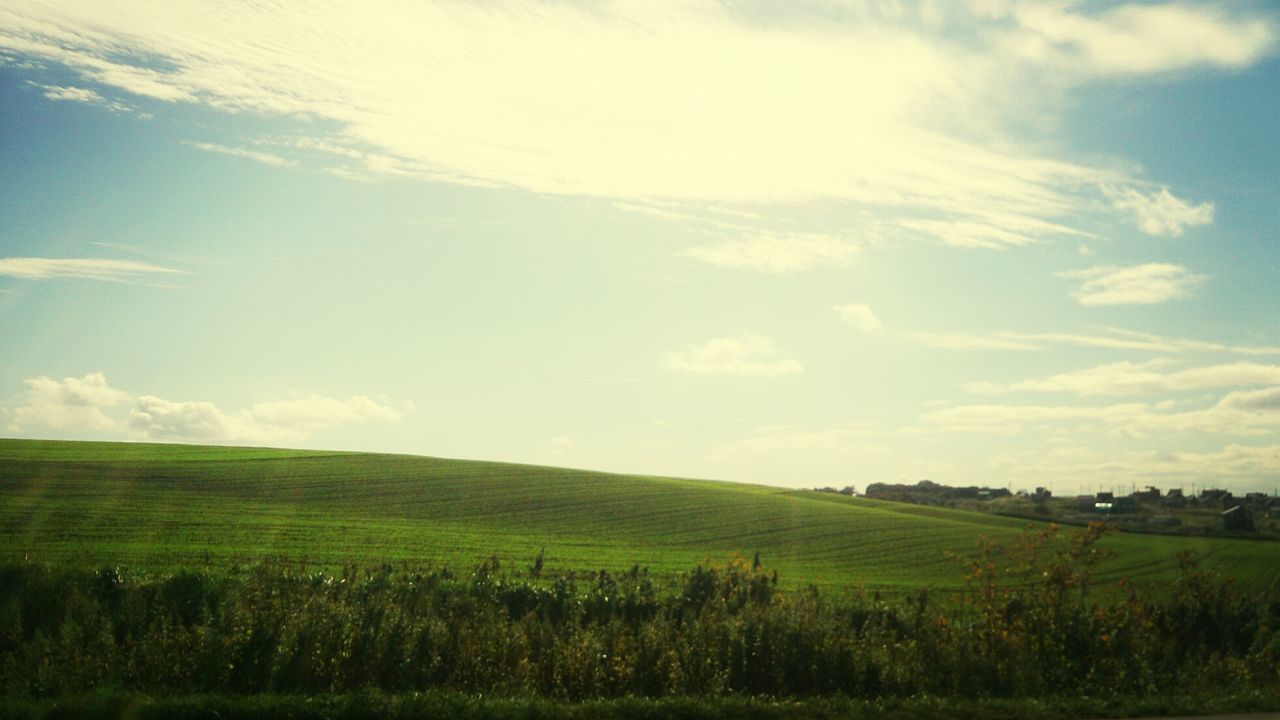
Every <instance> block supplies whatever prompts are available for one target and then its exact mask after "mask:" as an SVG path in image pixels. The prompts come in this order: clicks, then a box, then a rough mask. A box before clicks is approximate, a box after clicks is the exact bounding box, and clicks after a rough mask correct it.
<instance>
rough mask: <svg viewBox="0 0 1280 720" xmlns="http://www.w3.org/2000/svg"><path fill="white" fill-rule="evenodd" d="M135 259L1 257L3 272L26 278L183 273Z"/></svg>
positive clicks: (117, 278)
mask: <svg viewBox="0 0 1280 720" xmlns="http://www.w3.org/2000/svg"><path fill="white" fill-rule="evenodd" d="M181 272H182V271H181V270H174V269H172V268H166V267H160V266H159V265H152V264H151V263H145V262H137V261H134V260H102V259H97V258H35V257H15V258H0V275H8V276H10V277H17V278H23V279H26V280H52V279H56V278H83V279H90V280H109V281H116V282H121V281H128V280H133V279H135V278H137V277H138V276H141V275H154V274H165V273H181Z"/></svg>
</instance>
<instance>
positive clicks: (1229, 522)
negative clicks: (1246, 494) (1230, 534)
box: [1222, 505, 1253, 530]
mask: <svg viewBox="0 0 1280 720" xmlns="http://www.w3.org/2000/svg"><path fill="white" fill-rule="evenodd" d="M1222 527H1224V528H1226V529H1228V530H1252V529H1253V513H1251V512H1249V509H1248V508H1246V507H1244V506H1243V505H1237V506H1235V507H1233V508H1230V509H1228V510H1224V511H1223V512H1222Z"/></svg>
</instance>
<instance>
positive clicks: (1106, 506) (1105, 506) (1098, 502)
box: [1093, 492, 1116, 513]
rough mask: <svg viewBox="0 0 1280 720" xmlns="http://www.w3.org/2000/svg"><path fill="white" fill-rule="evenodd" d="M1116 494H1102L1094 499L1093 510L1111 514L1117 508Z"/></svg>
mask: <svg viewBox="0 0 1280 720" xmlns="http://www.w3.org/2000/svg"><path fill="white" fill-rule="evenodd" d="M1115 504H1116V496H1115V493H1109V492H1100V493H1098V494H1097V495H1095V496H1094V498H1093V509H1094V511H1096V512H1100V513H1109V512H1111V511H1112V509H1113V508H1114V507H1115Z"/></svg>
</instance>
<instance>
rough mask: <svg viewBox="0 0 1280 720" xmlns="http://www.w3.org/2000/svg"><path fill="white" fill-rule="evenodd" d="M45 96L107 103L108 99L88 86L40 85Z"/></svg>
mask: <svg viewBox="0 0 1280 720" xmlns="http://www.w3.org/2000/svg"><path fill="white" fill-rule="evenodd" d="M39 87H40V88H42V89H43V90H44V96H45V97H47V98H49V99H50V100H68V101H70V102H82V103H94V104H106V102H107V99H106V98H104V97H102V96H101V95H99V94H98V93H97V92H95V91H93V90H90V89H88V88H80V87H64V86H59V85H40V86H39Z"/></svg>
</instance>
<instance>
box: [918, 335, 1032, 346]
mask: <svg viewBox="0 0 1280 720" xmlns="http://www.w3.org/2000/svg"><path fill="white" fill-rule="evenodd" d="M910 337H911V338H912V339H913V340H915V341H916V342H918V343H920V344H922V345H928V346H929V347H936V348H943V349H945V350H1041V349H1043V347H1042V346H1041V345H1039V344H1037V343H1034V342H1028V341H1026V340H1021V339H1019V338H1018V337H1017V336H1016V334H1013V333H995V334H991V335H974V334H969V333H911V334H910Z"/></svg>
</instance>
